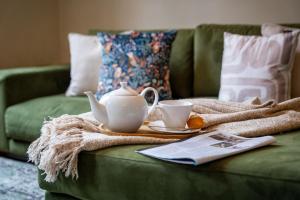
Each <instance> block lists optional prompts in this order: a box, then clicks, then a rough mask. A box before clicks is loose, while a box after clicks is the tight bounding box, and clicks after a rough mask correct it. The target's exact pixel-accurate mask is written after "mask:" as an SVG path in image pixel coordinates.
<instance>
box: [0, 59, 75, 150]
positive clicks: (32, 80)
mask: <svg viewBox="0 0 300 200" xmlns="http://www.w3.org/2000/svg"><path fill="white" fill-rule="evenodd" d="M69 71H70V70H69V66H68V65H52V66H47V67H27V68H15V69H2V70H0V151H2V152H8V149H9V147H8V140H7V138H6V136H5V126H4V113H5V110H6V108H7V107H8V106H10V105H14V104H16V103H19V102H23V101H26V100H29V99H33V98H36V97H40V96H47V95H51V94H57V93H62V92H64V91H65V89H66V87H67V85H68V82H69V80H70V78H69V73H70V72H69Z"/></svg>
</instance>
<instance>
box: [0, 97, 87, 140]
mask: <svg viewBox="0 0 300 200" xmlns="http://www.w3.org/2000/svg"><path fill="white" fill-rule="evenodd" d="M88 111H90V104H89V103H88V99H87V97H66V96H65V95H63V94H61V95H53V96H47V97H40V98H35V99H32V100H29V101H25V102H23V103H19V104H16V105H14V106H11V107H8V108H7V110H6V113H5V128H6V136H7V137H8V138H12V139H15V140H19V141H26V142H32V141H33V140H35V139H36V138H38V137H39V135H40V129H41V126H42V123H43V121H44V119H45V118H46V117H48V116H49V117H58V116H60V115H63V114H70V115H73V114H80V113H84V112H88Z"/></svg>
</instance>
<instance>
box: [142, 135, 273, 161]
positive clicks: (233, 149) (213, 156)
mask: <svg viewBox="0 0 300 200" xmlns="http://www.w3.org/2000/svg"><path fill="white" fill-rule="evenodd" d="M274 142H275V138H274V137H272V136H264V137H257V138H245V137H240V136H236V135H231V134H225V133H221V132H212V133H209V134H204V135H198V136H195V137H192V138H189V139H185V140H180V141H178V142H174V143H170V144H165V145H160V146H156V147H151V148H146V149H141V150H137V152H138V153H140V154H143V155H146V156H150V157H154V158H158V159H161V160H166V161H170V162H176V163H182V164H191V165H199V164H203V163H207V162H210V161H213V160H217V159H220V158H224V157H227V156H231V155H234V154H238V153H242V152H245V151H249V150H251V149H255V148H258V147H262V146H266V145H269V144H272V143H274Z"/></svg>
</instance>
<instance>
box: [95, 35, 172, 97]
mask: <svg viewBox="0 0 300 200" xmlns="http://www.w3.org/2000/svg"><path fill="white" fill-rule="evenodd" d="M97 35H98V37H99V40H100V43H101V44H102V46H103V51H102V65H101V67H100V72H99V84H98V90H97V93H96V96H97V98H98V99H100V98H101V96H102V95H103V94H105V93H107V92H110V91H112V90H115V89H117V88H119V83H120V82H122V81H126V82H128V85H129V86H130V87H131V88H133V89H135V90H136V91H137V92H141V91H142V90H143V89H144V88H146V87H154V88H155V89H157V91H158V93H159V98H160V100H163V99H170V98H171V97H172V93H171V88H170V83H169V76H170V70H169V57H170V51H171V45H172V42H173V41H174V39H175V36H176V31H167V32H131V33H129V34H109V33H102V32H100V33H98V34H97Z"/></svg>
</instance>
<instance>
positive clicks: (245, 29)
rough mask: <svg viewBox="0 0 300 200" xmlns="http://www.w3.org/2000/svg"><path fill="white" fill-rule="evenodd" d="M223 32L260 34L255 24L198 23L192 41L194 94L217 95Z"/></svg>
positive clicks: (258, 27)
mask: <svg viewBox="0 0 300 200" xmlns="http://www.w3.org/2000/svg"><path fill="white" fill-rule="evenodd" d="M224 32H229V33H235V34H241V35H260V26H255V25H215V24H204V25H199V26H198V27H197V28H196V30H195V43H194V62H195V64H194V67H195V71H194V96H197V97H198V96H199V97H201V96H218V93H219V89H220V76H221V66H222V54H223V34H224Z"/></svg>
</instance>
